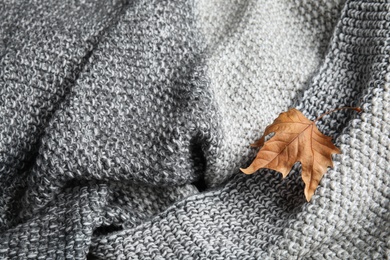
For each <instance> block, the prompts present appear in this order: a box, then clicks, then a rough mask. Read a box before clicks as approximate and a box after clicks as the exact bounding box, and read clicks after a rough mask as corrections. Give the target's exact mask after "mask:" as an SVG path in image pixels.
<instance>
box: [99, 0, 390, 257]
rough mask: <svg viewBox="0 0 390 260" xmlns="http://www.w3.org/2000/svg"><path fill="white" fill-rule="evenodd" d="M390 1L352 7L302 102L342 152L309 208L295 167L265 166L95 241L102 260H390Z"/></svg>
mask: <svg viewBox="0 0 390 260" xmlns="http://www.w3.org/2000/svg"><path fill="white" fill-rule="evenodd" d="M389 8H390V4H389V3H376V2H373V3H368V2H367V1H365V2H357V1H351V2H348V3H347V4H346V5H345V7H344V9H343V11H342V15H341V19H340V20H339V22H338V25H337V27H336V30H335V33H334V35H333V37H332V41H331V45H330V48H329V51H328V53H327V55H326V57H325V62H324V64H323V65H321V67H320V70H319V72H318V73H317V74H316V75H315V76H314V77H313V79H312V81H311V82H310V85H309V87H308V88H307V89H306V90H305V91H304V93H303V94H302V98H300V99H299V100H298V101H297V102H296V106H297V107H298V108H300V109H301V110H302V111H303V112H304V113H305V114H306V115H307V116H308V117H313V116H317V115H318V114H319V113H322V112H324V111H327V110H330V109H333V108H335V107H339V106H343V105H361V106H362V108H363V109H364V111H365V112H363V113H362V114H360V115H356V114H353V113H351V112H346V113H335V114H333V115H331V116H329V117H326V118H325V119H324V120H323V121H321V122H319V127H320V128H321V129H322V131H323V132H324V133H326V134H333V135H335V136H338V137H337V139H336V144H337V145H338V146H340V147H341V149H342V151H343V154H342V155H338V156H336V157H335V162H336V163H335V168H334V169H332V170H330V171H329V172H328V173H327V174H326V175H325V176H324V179H323V180H322V181H321V183H320V186H319V188H318V190H317V192H316V194H315V195H314V197H313V199H312V201H311V203H304V198H303V197H302V189H303V187H302V185H300V181H299V177H298V176H299V173H300V171H299V169H298V168H295V169H294V170H293V172H292V173H290V174H291V175H290V176H289V177H288V178H287V180H282V179H281V176H280V175H278V174H276V173H275V172H272V171H268V170H261V171H259V172H258V173H257V174H255V175H254V176H242V175H237V176H236V177H235V178H234V179H233V180H232V181H231V182H229V183H228V184H227V185H226V186H225V187H224V188H222V189H221V190H216V191H211V192H208V193H205V194H202V195H196V196H193V197H191V198H188V199H186V200H184V201H182V202H180V203H177V204H176V205H174V206H172V207H171V208H170V209H168V210H167V211H166V212H164V213H162V214H160V215H159V216H157V217H156V218H155V219H153V220H152V221H150V222H147V223H144V224H142V225H141V226H139V227H137V228H134V229H126V230H123V231H119V232H117V233H114V234H110V236H104V237H101V238H98V239H97V240H93V242H92V244H93V247H92V251H93V252H94V253H93V254H95V255H96V256H97V257H99V258H102V259H103V258H104V259H127V258H130V259H385V258H386V257H387V256H389V252H390V251H389V249H390V245H389V232H390V221H389V220H390V213H389V199H390V190H389V181H390V176H389V172H388V171H389V169H390V165H389V158H390V152H389V145H390V140H389V139H390V138H389V135H388V133H389V130H390V129H389V122H390V118H389V112H390V111H389V106H388V105H389V101H390V92H389V90H390V88H389V86H390V84H389V79H390V76H389V50H390V45H389V43H390V41H389V29H390V26H389V22H390V21H389V12H388V11H389Z"/></svg>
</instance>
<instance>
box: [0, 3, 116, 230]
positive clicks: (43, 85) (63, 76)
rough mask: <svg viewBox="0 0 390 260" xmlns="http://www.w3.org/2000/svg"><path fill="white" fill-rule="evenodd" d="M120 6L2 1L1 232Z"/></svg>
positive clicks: (0, 19) (0, 33) (0, 50)
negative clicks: (43, 142) (44, 139)
mask: <svg viewBox="0 0 390 260" xmlns="http://www.w3.org/2000/svg"><path fill="white" fill-rule="evenodd" d="M122 6H124V2H123V1H105V2H101V3H99V2H96V1H80V2H75V3H71V2H63V1H54V2H53V1H39V2H34V1H16V2H15V1H1V3H0V21H1V22H0V23H1V26H0V86H1V87H0V107H1V109H0V165H1V167H0V186H1V187H2V189H3V192H2V193H1V194H0V208H1V209H2V210H0V230H1V229H2V228H3V225H5V224H6V222H7V221H9V220H10V219H12V218H14V216H13V215H14V214H16V213H15V210H16V209H14V207H16V206H17V204H18V202H17V201H15V200H14V197H15V196H19V194H20V193H21V191H20V190H23V189H24V187H25V185H26V175H27V173H26V170H27V168H29V167H31V164H33V160H35V156H36V154H37V150H38V146H39V140H40V137H41V136H42V133H43V130H44V129H45V127H46V126H47V125H48V122H49V120H50V119H51V117H52V116H53V113H54V112H55V111H56V109H57V108H58V107H59V106H60V104H61V103H62V102H63V100H64V99H65V97H66V96H67V95H68V94H69V93H70V90H71V88H72V87H73V85H74V84H75V81H76V79H77V78H78V77H79V74H80V72H81V69H82V67H83V66H84V65H85V63H86V62H87V59H88V58H89V56H90V54H91V53H92V51H93V49H94V47H95V45H96V43H97V41H98V40H99V38H100V37H101V34H102V32H103V31H104V29H105V28H106V27H107V26H109V25H110V24H111V23H112V22H114V20H115V16H116V15H117V14H118V13H120V12H121V8H122ZM11 212H12V213H11ZM10 214H11V215H10Z"/></svg>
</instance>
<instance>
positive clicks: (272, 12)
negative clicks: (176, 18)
mask: <svg viewBox="0 0 390 260" xmlns="http://www.w3.org/2000/svg"><path fill="white" fill-rule="evenodd" d="M226 2H227V3H226ZM324 2H325V1H304V3H302V1H206V0H205V1H197V5H196V6H197V14H198V17H199V18H198V21H199V26H200V27H201V29H202V31H203V32H204V34H205V35H206V36H205V38H206V42H207V44H208V50H209V52H210V53H209V55H208V56H209V58H208V62H207V65H208V67H209V70H208V75H209V77H210V79H211V84H210V88H211V89H212V90H213V92H214V93H215V100H216V102H217V104H218V108H219V111H220V113H221V115H222V118H223V120H222V122H221V124H220V127H221V129H222V133H223V138H222V139H221V144H220V145H219V146H218V148H217V155H216V158H217V160H216V162H215V164H212V165H210V166H209V167H208V168H207V174H206V178H210V177H211V176H212V178H210V179H211V180H209V179H207V180H209V181H210V182H216V183H219V182H221V181H222V180H223V179H225V178H226V177H229V176H231V174H232V173H238V172H239V168H240V167H242V166H243V164H246V163H247V162H248V160H250V159H252V158H253V153H251V152H250V149H248V145H249V144H250V143H253V142H254V140H256V139H257V138H259V131H261V129H264V128H265V127H266V126H267V125H268V124H270V123H271V122H272V121H273V120H274V119H275V118H276V116H277V115H278V114H279V113H281V112H282V111H285V110H286V109H287V108H288V107H289V106H291V102H292V100H294V98H295V97H296V96H297V95H299V94H300V91H301V90H302V89H303V88H305V87H306V86H307V85H308V83H309V81H310V79H311V78H312V76H313V74H314V73H315V71H316V70H317V69H318V66H319V65H320V63H321V62H323V57H324V55H325V49H326V47H327V46H328V44H329V39H330V37H331V34H332V32H333V30H334V26H335V24H336V22H337V19H338V18H339V13H340V9H341V8H342V6H343V5H342V1H326V2H327V4H325V3H324ZM221 28H222V29H221Z"/></svg>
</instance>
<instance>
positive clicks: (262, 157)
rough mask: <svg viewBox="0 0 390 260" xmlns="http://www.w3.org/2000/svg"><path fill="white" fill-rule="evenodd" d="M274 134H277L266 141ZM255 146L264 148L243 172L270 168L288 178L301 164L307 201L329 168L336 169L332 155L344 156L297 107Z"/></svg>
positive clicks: (280, 118)
mask: <svg viewBox="0 0 390 260" xmlns="http://www.w3.org/2000/svg"><path fill="white" fill-rule="evenodd" d="M271 133H275V135H274V136H273V137H272V138H271V139H269V140H268V141H267V142H264V141H265V137H266V136H267V135H269V134H271ZM263 145H264V146H263ZM252 146H254V147H259V146H263V147H262V148H261V149H260V151H259V152H258V154H257V156H256V158H255V160H254V161H253V162H252V164H251V165H250V166H249V167H248V168H246V169H241V171H243V172H244V173H246V174H252V173H254V172H256V171H257V170H259V169H260V168H268V169H272V170H275V171H278V172H281V173H282V174H283V178H284V177H286V176H287V174H288V173H289V172H290V170H291V168H292V167H293V165H294V164H295V163H296V162H300V163H301V164H302V179H303V181H304V183H305V196H306V199H307V201H310V199H311V197H312V196H313V194H314V191H315V190H316V188H317V186H318V183H319V181H320V180H321V178H322V176H323V175H324V173H325V172H326V171H327V168H328V167H333V162H332V154H337V153H340V150H339V149H338V148H337V147H336V146H335V145H334V144H333V143H332V138H331V137H329V136H326V135H324V134H322V133H321V132H320V131H319V130H318V128H317V126H316V125H315V122H314V121H310V120H309V119H307V118H306V117H305V116H304V115H303V114H302V113H301V112H300V111H299V110H297V109H294V108H293V109H290V110H289V111H287V112H284V113H281V114H280V115H279V116H278V118H276V119H275V121H274V122H273V123H272V124H271V125H269V126H268V127H267V128H266V129H265V132H264V135H263V136H262V137H261V138H260V139H259V140H258V141H257V142H256V143H254V144H253V145H252Z"/></svg>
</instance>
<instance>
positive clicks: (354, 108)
mask: <svg viewBox="0 0 390 260" xmlns="http://www.w3.org/2000/svg"><path fill="white" fill-rule="evenodd" d="M344 109H351V110H355V111H357V112H362V111H363V110H362V109H361V108H360V107H339V108H336V109H333V110H330V111H328V112H326V113H324V114H322V115H320V116H319V117H317V118H316V119H315V120H314V121H313V122H314V123H315V122H317V121H319V120H321V118H323V117H324V116H326V115H329V114H330V113H333V112H335V111H338V110H344Z"/></svg>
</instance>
